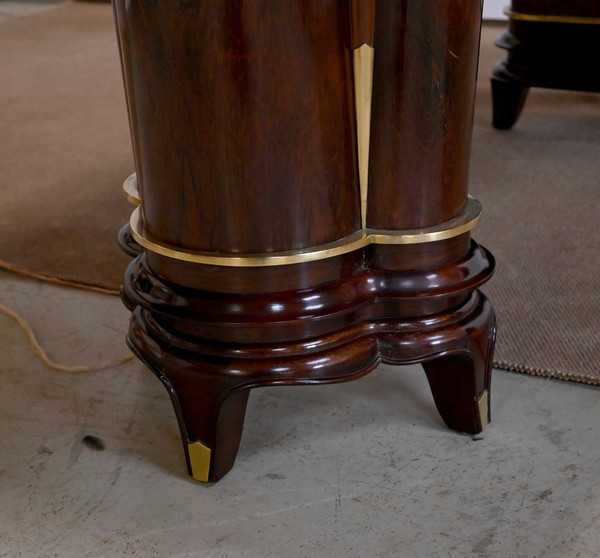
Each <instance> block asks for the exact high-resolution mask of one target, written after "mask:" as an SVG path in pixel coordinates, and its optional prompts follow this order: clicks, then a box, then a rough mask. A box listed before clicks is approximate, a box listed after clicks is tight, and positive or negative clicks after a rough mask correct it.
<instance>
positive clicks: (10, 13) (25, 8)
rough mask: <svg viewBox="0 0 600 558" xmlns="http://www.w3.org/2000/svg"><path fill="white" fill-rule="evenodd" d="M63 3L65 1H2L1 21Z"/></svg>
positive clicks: (0, 2) (0, 4) (0, 0)
mask: <svg viewBox="0 0 600 558" xmlns="http://www.w3.org/2000/svg"><path fill="white" fill-rule="evenodd" d="M62 1H63V0H0V19H3V18H7V17H14V16H16V15H27V14H29V13H32V12H35V11H38V10H43V9H45V8H48V7H50V6H51V5H52V4H58V3H59V2H62Z"/></svg>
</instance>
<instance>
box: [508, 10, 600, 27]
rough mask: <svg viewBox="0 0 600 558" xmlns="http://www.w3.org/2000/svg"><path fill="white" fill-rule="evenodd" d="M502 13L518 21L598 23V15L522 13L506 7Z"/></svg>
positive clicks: (599, 19)
mask: <svg viewBox="0 0 600 558" xmlns="http://www.w3.org/2000/svg"><path fill="white" fill-rule="evenodd" d="M504 13H505V14H506V15H507V16H508V17H509V18H510V19H516V20H519V21H534V22H541V23H573V24H576V25H600V17H584V16H569V15H550V14H523V13H519V12H514V11H512V10H511V9H510V8H506V9H505V10H504Z"/></svg>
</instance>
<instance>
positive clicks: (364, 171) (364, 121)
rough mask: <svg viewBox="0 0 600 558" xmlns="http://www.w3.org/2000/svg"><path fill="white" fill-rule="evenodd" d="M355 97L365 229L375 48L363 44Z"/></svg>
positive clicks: (356, 55)
mask: <svg viewBox="0 0 600 558" xmlns="http://www.w3.org/2000/svg"><path fill="white" fill-rule="evenodd" d="M353 56H354V61H353V62H354V98H355V105H356V135H357V142H358V179H359V184H360V215H361V220H362V227H363V229H364V228H366V226H367V198H368V192H369V145H370V140H371V101H372V98H373V63H374V59H375V49H374V48H373V47H372V46H370V45H368V44H366V43H365V44H363V45H361V46H360V47H358V48H357V49H355V50H354V53H353Z"/></svg>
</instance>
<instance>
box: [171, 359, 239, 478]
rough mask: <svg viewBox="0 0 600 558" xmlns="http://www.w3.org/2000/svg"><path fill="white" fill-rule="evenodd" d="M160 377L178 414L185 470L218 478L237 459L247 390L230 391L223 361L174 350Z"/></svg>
mask: <svg viewBox="0 0 600 558" xmlns="http://www.w3.org/2000/svg"><path fill="white" fill-rule="evenodd" d="M218 369H220V371H219V370H218ZM161 380H162V381H163V383H164V384H165V386H166V387H167V390H168V391H169V394H170V396H171V401H172V402H173V407H174V408H175V412H176V414H177V419H178V422H179V428H180V431H181V438H182V441H183V445H184V452H185V456H186V460H187V465H188V470H189V473H190V474H191V475H192V477H193V478H194V479H195V480H197V481H201V482H216V481H218V480H219V479H221V478H222V477H223V476H224V475H225V474H226V473H228V472H229V470H230V469H231V468H232V467H233V464H234V462H235V458H236V455H237V451H238V448H239V445H240V439H241V436H242V430H243V426H244V417H245V414H246V404H247V402H248V395H249V393H250V390H249V389H241V390H240V391H234V389H233V388H235V381H231V377H229V376H228V375H227V369H226V367H224V366H222V365H216V366H215V364H213V363H210V362H202V361H201V360H198V361H195V362H194V361H192V362H190V361H189V360H186V359H182V358H179V357H174V356H172V355H168V356H167V358H166V360H165V368H164V372H163V374H162V375H161Z"/></svg>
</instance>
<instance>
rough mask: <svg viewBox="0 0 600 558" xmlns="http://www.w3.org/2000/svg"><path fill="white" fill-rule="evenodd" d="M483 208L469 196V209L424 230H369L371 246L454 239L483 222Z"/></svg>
mask: <svg viewBox="0 0 600 558" xmlns="http://www.w3.org/2000/svg"><path fill="white" fill-rule="evenodd" d="M481 213H482V208H481V204H480V203H479V201H478V200H477V199H475V198H474V197H472V196H469V199H468V203H467V207H466V208H465V210H464V211H463V212H462V213H461V214H460V215H459V216H458V217H455V218H454V219H450V220H449V221H445V222H444V223H440V224H439V225H433V226H431V227H425V228H422V229H405V230H402V231H379V230H375V229H367V231H366V232H367V235H368V237H369V244H424V243H426V242H438V241H440V240H447V239H449V238H454V237H455V236H459V235H461V234H464V233H466V232H469V231H470V230H472V229H474V228H475V227H476V226H477V224H478V223H479V222H480V221H481Z"/></svg>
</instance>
